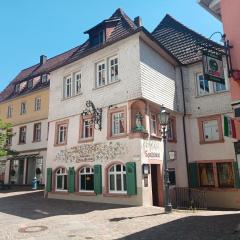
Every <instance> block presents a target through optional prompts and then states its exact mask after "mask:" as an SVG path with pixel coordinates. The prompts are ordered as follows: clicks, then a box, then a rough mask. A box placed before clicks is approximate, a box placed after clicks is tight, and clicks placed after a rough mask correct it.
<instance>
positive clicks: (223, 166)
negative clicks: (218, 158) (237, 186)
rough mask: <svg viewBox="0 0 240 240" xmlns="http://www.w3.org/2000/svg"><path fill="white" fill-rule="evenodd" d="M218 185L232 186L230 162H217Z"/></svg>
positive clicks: (232, 178)
mask: <svg viewBox="0 0 240 240" xmlns="http://www.w3.org/2000/svg"><path fill="white" fill-rule="evenodd" d="M217 171H218V181H219V186H220V187H234V177H233V169H232V163H217Z"/></svg>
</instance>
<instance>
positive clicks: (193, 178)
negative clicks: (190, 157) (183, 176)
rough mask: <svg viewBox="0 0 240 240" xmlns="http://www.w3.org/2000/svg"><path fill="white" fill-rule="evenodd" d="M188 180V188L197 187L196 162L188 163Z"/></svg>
mask: <svg viewBox="0 0 240 240" xmlns="http://www.w3.org/2000/svg"><path fill="white" fill-rule="evenodd" d="M188 181H189V187H190V188H196V187H199V180H198V166H197V163H189V164H188Z"/></svg>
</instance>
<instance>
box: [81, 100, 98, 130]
mask: <svg viewBox="0 0 240 240" xmlns="http://www.w3.org/2000/svg"><path fill="white" fill-rule="evenodd" d="M81 114H82V116H87V115H91V116H92V118H91V121H90V123H91V124H93V125H94V128H95V129H96V130H100V131H101V130H102V108H96V107H95V105H94V104H93V102H92V101H90V100H88V101H87V102H86V108H85V109H84V110H83V112H82V113H81Z"/></svg>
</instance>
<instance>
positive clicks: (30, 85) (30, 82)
mask: <svg viewBox="0 0 240 240" xmlns="http://www.w3.org/2000/svg"><path fill="white" fill-rule="evenodd" d="M27 86H28V89H31V88H32V87H33V80H32V79H30V80H28V83H27Z"/></svg>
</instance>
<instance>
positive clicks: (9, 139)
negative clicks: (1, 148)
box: [6, 129, 13, 146]
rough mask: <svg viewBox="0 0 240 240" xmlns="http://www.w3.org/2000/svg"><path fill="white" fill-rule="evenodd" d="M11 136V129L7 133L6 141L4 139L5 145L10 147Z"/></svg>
mask: <svg viewBox="0 0 240 240" xmlns="http://www.w3.org/2000/svg"><path fill="white" fill-rule="evenodd" d="M12 136H13V133H12V129H9V130H8V131H7V139H6V145H7V146H11V145H12Z"/></svg>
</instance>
